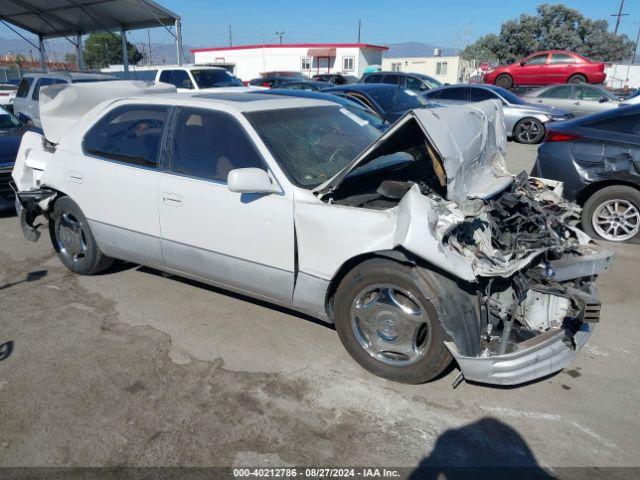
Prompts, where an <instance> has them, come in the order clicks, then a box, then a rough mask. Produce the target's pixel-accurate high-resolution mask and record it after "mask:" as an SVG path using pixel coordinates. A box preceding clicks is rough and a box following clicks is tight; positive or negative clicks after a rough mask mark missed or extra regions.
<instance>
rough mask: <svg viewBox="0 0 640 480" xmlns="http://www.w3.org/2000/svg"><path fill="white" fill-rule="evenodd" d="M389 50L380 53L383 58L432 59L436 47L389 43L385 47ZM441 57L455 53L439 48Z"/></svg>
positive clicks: (423, 44)
mask: <svg viewBox="0 0 640 480" xmlns="http://www.w3.org/2000/svg"><path fill="white" fill-rule="evenodd" d="M387 47H389V50H387V51H386V52H383V53H382V56H383V57H387V58H396V57H433V55H434V50H435V49H436V48H441V47H438V46H437V45H431V44H430V43H420V42H405V43H391V44H389V45H387ZM441 49H442V55H443V56H450V55H455V54H456V53H455V51H454V50H453V49H451V48H441Z"/></svg>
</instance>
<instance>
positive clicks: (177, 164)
mask: <svg viewBox="0 0 640 480" xmlns="http://www.w3.org/2000/svg"><path fill="white" fill-rule="evenodd" d="M245 122H246V121H245ZM246 125H247V126H248V124H246ZM249 128H250V127H249ZM254 135H255V133H254ZM168 151H169V152H170V155H169V165H168V168H167V170H166V171H165V172H164V173H163V174H162V177H161V180H160V189H159V205H160V207H159V209H160V228H161V233H162V250H163V253H164V259H165V264H166V266H167V267H168V268H169V269H171V270H173V271H178V272H182V273H184V274H187V275H191V276H194V277H195V278H198V279H202V280H204V281H207V282H212V283H215V284H219V285H223V286H227V287H231V288H234V289H236V290H240V291H243V292H250V293H252V294H255V295H259V296H262V297H265V298H269V299H272V300H276V301H281V302H286V303H290V302H291V298H292V294H293V281H294V273H293V272H294V231H293V198H292V192H285V191H284V190H283V191H282V192H281V193H272V194H240V193H236V192H231V191H230V190H229V189H228V188H227V175H228V173H229V171H231V170H233V169H235V168H248V167H254V168H261V169H264V170H267V171H269V169H268V167H267V164H266V163H265V161H264V159H263V157H262V156H261V154H260V153H259V151H258V149H257V148H256V146H255V143H254V140H252V138H251V136H250V134H249V133H248V130H247V129H246V128H245V126H244V125H243V124H242V123H241V121H240V120H239V119H238V118H236V117H235V116H233V115H232V114H231V113H227V112H224V111H220V110H211V109H199V108H191V107H189V108H187V107H180V108H179V109H178V110H177V113H176V115H175V119H174V124H173V128H172V134H171V135H170V136H169V139H168Z"/></svg>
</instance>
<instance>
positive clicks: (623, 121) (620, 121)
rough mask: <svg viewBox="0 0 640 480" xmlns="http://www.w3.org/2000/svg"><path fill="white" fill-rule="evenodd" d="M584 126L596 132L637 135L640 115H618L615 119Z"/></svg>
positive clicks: (605, 119)
mask: <svg viewBox="0 0 640 480" xmlns="http://www.w3.org/2000/svg"><path fill="white" fill-rule="evenodd" d="M584 126H585V127H589V128H594V129H596V130H607V131H610V132H617V133H626V134H628V135H636V134H637V133H638V127H639V126H640V113H638V114H635V115H616V116H615V117H611V118H604V119H602V120H596V121H594V122H589V123H585V125H584Z"/></svg>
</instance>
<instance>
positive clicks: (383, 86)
mask: <svg viewBox="0 0 640 480" xmlns="http://www.w3.org/2000/svg"><path fill="white" fill-rule="evenodd" d="M397 88H401V89H403V90H404V87H402V86H399V85H397V84H395V83H394V84H392V83H352V84H350V85H336V86H335V87H332V88H328V89H326V90H323V91H324V92H329V93H330V92H331V91H334V90H335V91H337V90H342V91H350V92H368V91H374V90H395V89H397Z"/></svg>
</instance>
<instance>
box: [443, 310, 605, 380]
mask: <svg viewBox="0 0 640 480" xmlns="http://www.w3.org/2000/svg"><path fill="white" fill-rule="evenodd" d="M593 327H594V325H593V324H592V323H583V324H582V326H581V328H580V330H579V331H578V332H577V333H576V334H575V336H574V341H575V345H576V348H575V350H574V349H572V348H570V347H568V346H567V345H566V344H565V343H564V342H563V338H564V332H563V331H562V330H554V331H551V330H550V331H548V332H545V333H543V334H541V335H539V336H538V337H536V338H534V339H532V340H535V341H536V342H535V344H533V345H529V346H528V347H526V348H522V349H519V350H517V351H515V352H512V353H507V354H504V355H496V356H493V357H464V356H462V355H460V354H459V353H458V350H457V348H456V346H455V344H453V343H452V342H445V345H446V346H447V348H448V349H449V351H450V352H451V354H452V355H453V357H454V358H455V359H456V361H457V362H458V365H459V366H460V369H461V370H462V374H463V375H464V378H465V380H468V381H473V382H480V383H488V384H492V385H518V384H520V383H525V382H529V381H532V380H536V379H538V378H541V377H544V376H546V375H549V374H551V373H555V372H557V371H559V370H562V369H563V368H565V367H566V366H567V365H569V364H570V363H571V362H572V361H573V359H574V358H575V356H576V355H577V353H578V351H580V349H581V348H582V347H583V346H584V344H585V343H586V342H587V340H588V339H589V337H590V336H591V334H592V333H593Z"/></svg>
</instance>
